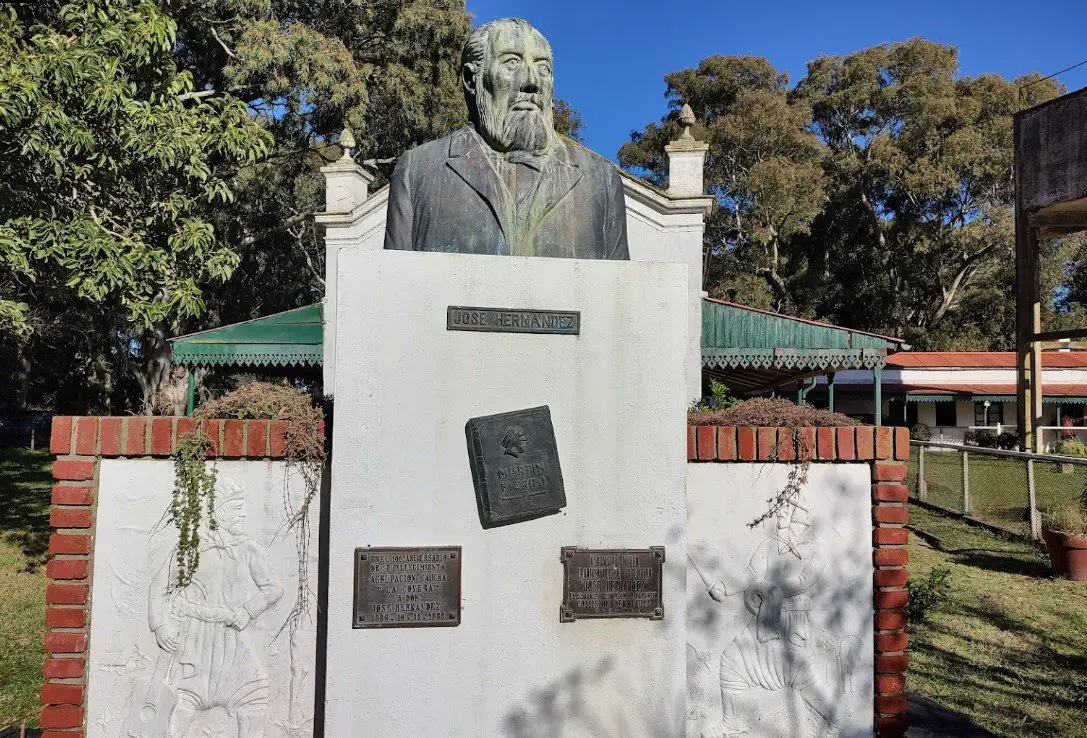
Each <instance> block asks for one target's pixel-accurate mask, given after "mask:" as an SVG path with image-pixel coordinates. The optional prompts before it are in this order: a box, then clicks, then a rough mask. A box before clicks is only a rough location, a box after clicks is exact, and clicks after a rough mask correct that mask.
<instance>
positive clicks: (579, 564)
mask: <svg viewBox="0 0 1087 738" xmlns="http://www.w3.org/2000/svg"><path fill="white" fill-rule="evenodd" d="M559 558H560V560H561V561H562V605H560V606H559V621H560V622H563V623H572V622H574V621H575V620H578V619H580V618H648V619H649V620H663V619H664V587H663V577H662V566H661V565H662V564H664V546H651V547H650V548H578V547H577V546H563V547H562V551H561V553H560V556H559Z"/></svg>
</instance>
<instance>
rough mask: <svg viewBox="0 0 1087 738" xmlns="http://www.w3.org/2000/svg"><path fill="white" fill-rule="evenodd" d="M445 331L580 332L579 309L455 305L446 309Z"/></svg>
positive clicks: (574, 334) (568, 333) (576, 333)
mask: <svg viewBox="0 0 1087 738" xmlns="http://www.w3.org/2000/svg"><path fill="white" fill-rule="evenodd" d="M445 329H446V330H449V331H490V332H492V333H560V334H562V335H567V336H576V335H578V334H579V333H581V313H580V312H578V311H576V310H517V309H515V308H481V307H459V306H453V305H450V306H449V309H448V310H447V311H446V317H445Z"/></svg>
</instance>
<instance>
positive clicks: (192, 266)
mask: <svg viewBox="0 0 1087 738" xmlns="http://www.w3.org/2000/svg"><path fill="white" fill-rule="evenodd" d="M16 8H17V9H15V10H13V9H11V8H10V7H4V8H2V9H0V13H2V16H0V17H2V21H0V22H2V23H3V26H2V27H0V37H2V38H0V145H2V146H3V150H4V151H5V153H6V154H10V156H8V157H7V158H6V159H5V160H4V161H3V163H2V164H0V166H3V167H4V171H3V174H4V177H2V179H3V180H4V181H3V182H0V222H2V223H3V224H4V228H3V230H0V270H2V271H0V367H3V369H4V370H6V369H8V368H9V367H10V368H11V371H12V373H13V374H15V375H16V376H15V378H16V386H18V387H20V388H21V389H20V390H19V391H18V392H17V393H16V395H18V397H16V398H14V400H13V401H14V402H15V403H16V404H22V403H23V402H26V401H33V402H37V403H39V404H54V405H58V404H59V405H64V406H66V407H67V408H68V409H69V410H72V411H77V410H78V411H87V410H92V409H94V410H97V411H105V410H114V411H117V410H123V409H129V410H137V411H138V410H141V409H150V408H151V407H152V406H153V405H155V404H156V402H157V400H156V398H157V397H159V396H161V395H162V393H163V390H164V389H165V388H167V387H169V386H171V384H172V383H176V382H177V380H178V379H179V377H178V376H177V374H176V373H175V372H172V371H171V367H170V362H169V351H168V344H167V339H168V338H169V337H171V336H173V335H177V334H179V333H184V332H186V331H189V330H197V329H200V328H203V327H208V326H210V325H219V324H222V323H227V322H233V321H236V320H243V319H247V318H251V317H256V316H259V315H266V314H268V313H271V312H275V311H278V310H283V309H286V308H290V307H296V306H298V305H301V304H306V303H310V302H313V301H315V300H317V299H320V296H321V294H322V293H323V278H324V265H323V255H324V249H323V244H322V239H321V234H320V233H319V232H318V231H317V229H316V228H315V226H314V224H313V221H312V215H313V213H314V212H315V211H317V210H318V209H319V208H320V207H321V206H322V204H323V180H322V178H321V175H320V172H319V168H320V167H321V166H322V165H323V164H325V163H326V162H327V160H328V159H329V158H332V157H334V156H338V154H339V150H338V148H336V147H334V146H331V145H330V141H332V140H334V137H335V134H337V133H338V132H339V131H340V130H341V129H342V128H343V126H344V124H345V123H346V124H348V125H350V126H351V127H352V129H353V131H354V133H355V137H356V140H357V141H358V142H359V151H360V154H361V156H360V159H363V158H366V159H377V160H379V161H385V162H386V163H385V166H388V162H387V160H389V159H391V158H392V157H395V156H396V155H398V154H399V153H400V152H402V151H403V150H405V149H406V148H409V147H411V146H413V145H416V144H418V143H421V142H423V141H425V140H429V139H431V138H435V137H438V136H441V135H444V134H445V133H446V132H448V131H449V130H451V129H452V128H454V127H456V126H458V125H461V124H462V123H463V121H464V120H466V112H465V109H464V103H463V95H462V92H461V87H460V82H459V70H458V67H459V53H460V48H461V45H462V43H463V41H464V38H465V37H466V34H467V31H468V27H469V18H468V14H467V12H466V10H465V8H464V3H463V1H462V0H451V1H450V2H442V1H440V0H439V1H435V0H367V1H366V2H346V3H345V2H341V1H340V0H318V1H316V2H309V3H297V2H294V1H293V0H156V1H154V2H152V1H151V0H142V1H141V2H131V1H125V0H63V1H62V0H45V1H44V2H40V3H34V4H20V5H18V6H16ZM387 171H388V170H387V169H385V170H382V171H379V172H378V174H379V177H380V176H382V175H383V174H386V173H387ZM228 277H229V280H227V278H228ZM66 294H67V295H70V297H66V296H65V295H66ZM5 338H6V339H7V340H6V341H5V340H4V339H5ZM51 361H52V362H53V363H50V362H51ZM32 365H37V366H39V367H41V366H49V367H50V371H51V372H53V376H52V377H51V378H50V380H51V381H47V382H46V383H44V384H40V383H38V382H37V379H38V377H37V376H35V375H36V372H31V371H30V368H31V366H32ZM77 388H78V391H77ZM58 395H63V396H64V397H65V398H67V402H59V401H58ZM175 396H176V393H175ZM28 398H29V399H28ZM9 401H11V400H10V399H9ZM167 405H168V404H167ZM167 405H163V406H162V407H161V410H163V411H169V410H170V409H175V410H176V408H170V407H169V406H167Z"/></svg>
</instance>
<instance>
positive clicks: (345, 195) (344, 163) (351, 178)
mask: <svg viewBox="0 0 1087 738" xmlns="http://www.w3.org/2000/svg"><path fill="white" fill-rule="evenodd" d="M354 145H355V140H354V136H352V135H351V131H350V130H348V129H347V128H345V129H344V131H343V133H341V134H340V146H341V148H343V156H341V157H340V158H339V159H337V160H336V161H334V162H332V163H331V164H329V165H328V166H326V167H321V174H323V175H325V212H326V213H350V212H351V211H352V210H354V209H355V208H356V207H358V206H359V205H361V204H362V203H363V202H365V201H366V198H367V197H368V196H369V194H370V185H371V184H372V183H373V181H374V175H372V174H370V173H369V172H367V171H366V170H365V169H363V168H362V167H360V166H359V165H358V164H356V163H355V161H354V160H353V159H352V158H351V149H352V148H354Z"/></svg>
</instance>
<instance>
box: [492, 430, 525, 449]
mask: <svg viewBox="0 0 1087 738" xmlns="http://www.w3.org/2000/svg"><path fill="white" fill-rule="evenodd" d="M527 438H528V434H526V433H525V429H524V428H522V427H521V426H519V425H511V426H510V427H509V428H506V432H505V433H504V434H503V435H502V440H501V441H500V442H499V443H500V444H501V446H502V448H504V449H507V450H508V449H511V448H513V447H514V446H516V445H517V444H518V443H520V442H521V441H524V440H525V439H527Z"/></svg>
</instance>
